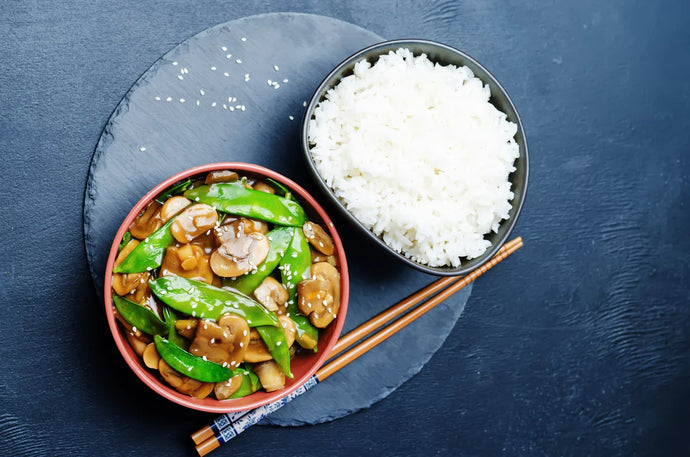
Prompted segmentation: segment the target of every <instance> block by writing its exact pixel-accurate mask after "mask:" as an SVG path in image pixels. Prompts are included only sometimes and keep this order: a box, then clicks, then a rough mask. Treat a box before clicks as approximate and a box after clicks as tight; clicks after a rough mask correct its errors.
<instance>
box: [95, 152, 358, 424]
mask: <svg viewBox="0 0 690 457" xmlns="http://www.w3.org/2000/svg"><path fill="white" fill-rule="evenodd" d="M224 169H230V170H235V171H238V172H240V174H243V175H247V176H254V177H257V178H260V177H269V178H272V179H274V180H275V181H277V182H279V183H281V184H283V185H284V186H286V187H287V188H289V189H290V190H291V191H292V192H293V195H294V196H296V198H297V200H298V201H299V202H300V204H302V207H303V208H304V210H305V211H306V212H307V215H308V216H309V219H310V220H313V221H315V222H318V223H319V224H321V226H322V227H323V228H324V229H326V230H327V231H328V233H329V234H330V235H331V237H332V238H333V242H334V244H335V252H336V256H337V257H338V261H339V263H340V287H341V304H340V311H339V312H338V316H337V318H336V319H335V320H334V321H333V322H332V323H331V324H330V325H329V326H328V327H327V328H326V329H325V330H321V331H320V332H319V344H318V352H316V353H314V352H311V351H302V352H301V353H300V354H299V355H298V356H296V357H294V358H293V359H292V361H291V366H290V368H291V371H292V373H293V375H294V377H293V379H289V378H287V377H286V380H285V381H286V382H285V388H283V389H281V390H277V391H274V392H265V391H259V392H255V393H253V394H251V395H248V396H246V397H243V398H237V399H232V400H222V401H219V400H215V399H213V398H204V399H197V398H193V397H190V396H188V395H184V394H181V393H179V392H177V391H176V390H174V389H172V388H171V387H169V386H168V385H167V384H166V383H164V382H163V381H161V380H160V379H159V377H158V375H157V374H156V373H154V372H153V371H151V370H149V369H148V368H146V367H145V366H144V364H143V361H142V360H141V358H139V356H137V354H136V353H135V352H134V350H133V349H132V347H131V346H130V345H129V342H128V341H127V339H126V337H125V335H124V333H123V331H122V330H121V328H120V327H119V324H118V323H117V321H116V319H115V316H114V314H113V305H112V289H111V287H112V270H113V266H114V263H115V258H116V257H117V249H118V246H119V244H120V240H121V239H122V237H123V235H124V233H125V232H126V231H127V230H128V228H129V226H130V224H131V223H132V221H133V220H134V219H135V218H136V217H137V215H138V214H139V213H140V212H141V211H142V210H143V209H144V207H145V206H146V205H147V204H148V203H149V202H150V201H151V200H153V199H154V198H155V197H156V196H157V195H158V194H160V193H161V192H162V191H164V190H166V189H168V188H169V187H170V186H172V185H173V184H175V183H176V182H178V181H180V180H183V179H185V178H188V177H191V176H194V175H198V174H202V173H208V172H209V171H213V170H224ZM104 282H105V287H104V301H105V311H106V316H107V318H108V324H109V327H110V330H111V332H112V334H113V338H114V340H115V344H116V345H117V347H118V349H119V351H120V353H121V354H122V356H123V357H124V359H125V361H126V362H127V364H128V365H129V366H130V368H131V369H132V370H133V371H134V373H135V374H136V375H137V376H138V377H139V378H140V379H141V380H142V381H143V382H144V383H145V384H146V385H147V386H148V387H150V388H151V389H153V390H154V391H155V392H157V393H159V394H160V395H162V396H163V397H165V398H167V399H168V400H171V401H173V402H175V403H177V404H180V405H183V406H186V407H188V408H192V409H196V410H201V411H208V412H215V413H223V412H235V411H244V410H248V409H253V408H256V407H258V406H261V405H265V404H267V403H271V402H273V401H276V400H278V399H279V398H282V397H284V396H285V395H288V394H289V393H291V392H293V391H294V390H296V389H297V388H298V387H299V386H301V385H302V384H304V383H305V382H306V381H307V380H308V379H309V378H310V377H311V376H312V375H313V374H314V373H315V372H316V370H318V368H319V367H320V366H321V365H323V363H324V362H325V361H326V359H327V356H328V354H329V353H330V352H331V349H332V348H333V346H334V345H335V343H336V341H337V339H338V337H339V336H340V332H341V331H342V328H343V324H344V322H345V316H346V314H347V303H348V296H349V278H348V270H347V262H346V260H345V252H344V250H343V246H342V243H341V241H340V237H339V236H338V233H337V231H336V230H335V228H334V227H333V224H332V222H331V220H330V218H329V217H328V215H327V214H326V213H325V211H324V210H323V208H321V206H320V205H319V204H318V203H317V202H316V200H314V198H313V197H312V196H311V195H309V194H308V193H307V192H306V191H305V190H304V189H302V188H301V187H300V186H298V185H297V184H296V183H294V182H293V181H291V180H290V179H288V178H286V177H284V176H282V175H280V174H278V173H276V172H274V171H272V170H269V169H267V168H264V167H261V166H258V165H253V164H245V163H235V162H226V163H216V164H209V165H203V166H200V167H195V168H191V169H189V170H186V171H184V172H182V173H179V174H177V175H175V176H172V177H170V178H168V179H167V180H165V181H164V182H162V183H161V184H159V185H158V186H156V187H155V188H154V189H152V190H151V191H149V193H147V194H146V195H145V196H144V197H143V198H142V199H141V200H140V201H139V202H138V203H137V204H136V205H135V206H134V208H132V210H131V211H130V213H129V214H128V215H127V217H126V218H125V220H124V222H123V223H122V225H121V226H120V228H119V230H118V232H117V234H116V235H115V239H114V240H113V244H112V247H111V250H110V255H109V257H108V264H107V267H106V273H105V281H104Z"/></svg>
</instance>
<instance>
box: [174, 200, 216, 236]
mask: <svg viewBox="0 0 690 457" xmlns="http://www.w3.org/2000/svg"><path fill="white" fill-rule="evenodd" d="M217 222H218V213H216V210H215V209H213V207H212V206H209V205H207V204H205V203H199V204H196V205H192V206H188V207H187V208H185V209H184V211H182V212H181V213H180V214H179V216H177V217H176V218H175V220H174V221H173V222H172V224H170V233H172V236H173V237H174V238H175V239H176V240H177V241H178V242H180V243H189V242H190V241H192V240H193V239H194V238H196V237H197V236H199V235H201V234H202V233H204V232H207V231H208V230H210V229H212V228H213V227H215V226H216V223H217Z"/></svg>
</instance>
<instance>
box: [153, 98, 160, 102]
mask: <svg viewBox="0 0 690 457" xmlns="http://www.w3.org/2000/svg"><path fill="white" fill-rule="evenodd" d="M153 99H154V100H156V101H157V102H159V101H161V98H160V97H153Z"/></svg>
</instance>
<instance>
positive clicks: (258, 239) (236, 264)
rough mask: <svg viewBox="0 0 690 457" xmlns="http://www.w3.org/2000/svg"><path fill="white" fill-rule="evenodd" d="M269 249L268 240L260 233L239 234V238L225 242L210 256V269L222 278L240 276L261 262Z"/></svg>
mask: <svg viewBox="0 0 690 457" xmlns="http://www.w3.org/2000/svg"><path fill="white" fill-rule="evenodd" d="M238 233H240V232H238ZM269 248H270V246H269V244H268V239H267V238H266V237H265V236H264V235H262V234H261V233H258V232H254V233H250V234H249V235H243V234H242V233H240V237H239V238H233V239H230V240H228V241H226V242H225V243H223V244H221V245H220V247H219V248H218V249H216V250H215V251H214V252H213V254H211V269H212V270H213V272H214V273H215V274H217V275H218V276H220V277H223V278H234V277H237V276H241V275H243V274H245V273H249V272H250V271H252V270H253V269H254V268H256V267H257V266H258V265H259V264H260V263H261V262H263V261H264V259H265V258H266V256H267V255H268V251H269Z"/></svg>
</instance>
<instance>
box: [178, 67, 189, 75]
mask: <svg viewBox="0 0 690 457" xmlns="http://www.w3.org/2000/svg"><path fill="white" fill-rule="evenodd" d="M180 73H182V74H184V75H186V74H188V73H189V70H187V68H183V69H181V70H180Z"/></svg>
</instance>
